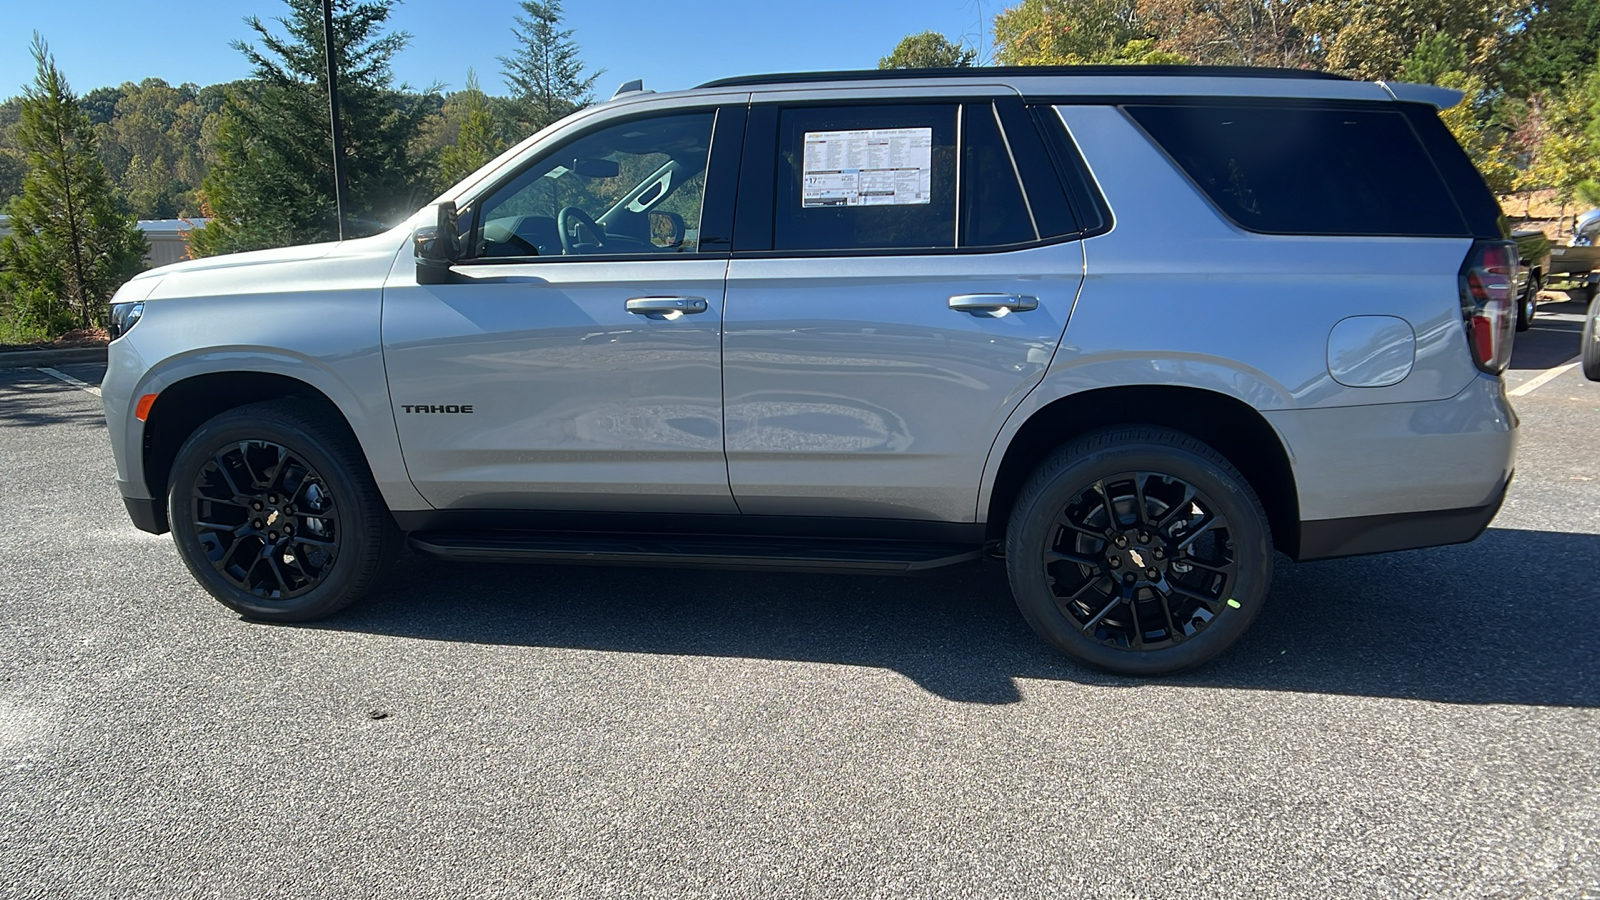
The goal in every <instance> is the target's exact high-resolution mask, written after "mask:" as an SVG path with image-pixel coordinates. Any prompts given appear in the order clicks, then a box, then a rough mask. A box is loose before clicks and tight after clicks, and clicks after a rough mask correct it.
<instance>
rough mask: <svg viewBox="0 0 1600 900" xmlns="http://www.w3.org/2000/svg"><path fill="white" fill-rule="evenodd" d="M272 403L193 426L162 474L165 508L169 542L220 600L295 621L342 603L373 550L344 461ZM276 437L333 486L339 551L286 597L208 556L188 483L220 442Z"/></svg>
mask: <svg viewBox="0 0 1600 900" xmlns="http://www.w3.org/2000/svg"><path fill="white" fill-rule="evenodd" d="M275 412H276V410H272V409H261V408H257V409H246V410H232V411H230V412H227V413H223V414H222V415H220V416H218V417H217V418H215V419H212V420H211V421H209V422H207V423H205V424H204V425H202V426H200V428H198V429H196V431H195V432H194V434H192V435H190V436H189V439H188V440H187V441H185V442H184V445H183V447H182V448H181V449H179V451H178V455H177V457H176V459H175V460H174V461H173V465H172V472H171V474H170V477H169V478H168V482H167V483H168V486H169V487H168V497H167V509H168V511H169V517H170V520H171V528H172V536H173V542H174V543H175V544H176V545H177V548H178V553H179V555H180V556H182V557H183V561H184V563H185V564H186V565H187V566H188V567H189V571H190V572H191V573H193V575H194V577H195V579H196V580H197V581H199V582H200V584H201V586H202V587H204V588H205V589H206V591H207V592H208V593H210V594H211V595H212V596H213V597H215V598H216V599H217V600H218V601H220V602H221V603H222V604H223V605H224V606H227V607H228V608H229V609H232V610H234V611H235V612H238V613H240V614H242V615H245V616H247V617H249V618H252V619H262V620H268V621H277V622H298V621H306V620H309V619H315V618H318V617H320V616H324V615H327V614H328V613H330V612H332V611H336V610H338V609H339V608H341V607H342V606H343V605H344V603H345V597H346V595H347V594H348V593H349V591H350V590H351V588H352V586H353V585H354V583H355V582H356V581H357V579H358V577H359V575H360V573H361V570H362V568H363V566H362V563H363V557H365V556H366V555H367V554H369V553H371V552H373V551H374V550H375V548H374V547H373V546H372V544H373V529H372V528H371V527H370V526H369V524H368V523H365V522H363V521H362V520H363V518H364V517H363V515H362V510H361V507H360V504H359V502H358V497H359V488H358V485H357V484H356V482H355V480H354V478H353V477H352V474H351V472H350V471H349V467H348V466H347V465H345V464H344V463H342V462H340V461H338V460H337V459H336V458H335V456H334V450H333V449H332V448H331V447H329V446H328V442H327V441H326V439H325V438H323V437H321V436H319V435H316V434H313V433H312V432H311V431H309V430H307V429H306V428H304V427H303V426H302V425H301V424H299V423H297V422H295V421H292V420H291V419H290V418H289V417H286V416H282V415H275V414H274V413H275ZM248 440H257V441H269V442H271V443H274V444H280V445H282V446H283V447H285V448H287V449H288V450H290V451H291V452H293V453H295V454H297V455H300V456H302V457H303V458H304V460H305V462H306V463H307V464H309V465H310V466H311V468H312V469H314V470H315V471H316V473H317V474H318V475H319V476H320V477H321V478H322V480H323V482H324V483H326V484H327V486H328V487H329V488H330V489H331V490H332V492H333V498H334V504H335V509H336V511H337V515H338V517H337V524H336V527H337V531H336V534H337V536H338V543H339V547H338V554H337V555H336V556H335V557H334V561H333V567H332V569H331V570H330V571H329V572H328V574H327V575H326V576H325V577H324V578H323V580H322V583H320V584H318V585H317V586H316V587H314V588H312V589H311V590H310V591H308V592H306V593H305V594H302V595H300V596H299V597H295V598H294V599H292V600H285V601H271V600H266V599H263V598H260V597H256V596H255V595H253V594H251V593H249V592H248V591H245V590H243V589H241V588H239V587H238V586H236V585H234V584H233V583H232V582H231V581H229V580H228V579H227V578H225V577H224V576H223V575H222V573H221V572H218V571H217V570H216V568H215V567H213V566H212V565H211V562H210V561H209V560H208V559H207V558H206V554H205V550H204V549H203V548H202V546H201V543H200V536H199V533H198V531H197V530H196V529H195V527H194V525H193V522H192V519H193V511H192V502H193V501H192V497H191V490H192V488H193V486H194V483H195V479H196V478H197V477H198V475H199V473H200V470H201V468H202V467H204V465H205V464H206V463H207V462H208V461H209V460H210V459H211V457H212V456H213V455H214V454H215V453H216V452H217V451H218V450H221V449H222V448H224V447H226V446H229V445H231V444H236V443H238V442H240V441H248Z"/></svg>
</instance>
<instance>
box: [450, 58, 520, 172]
mask: <svg viewBox="0 0 1600 900" xmlns="http://www.w3.org/2000/svg"><path fill="white" fill-rule="evenodd" d="M457 102H459V103H460V104H461V105H462V106H463V107H464V108H463V109H462V112H461V130H460V132H459V133H458V134H457V136H456V142H455V144H453V145H451V146H449V147H446V148H444V150H443V151H441V152H440V153H439V177H438V183H437V186H438V188H439V189H440V190H444V189H446V188H448V187H450V186H451V185H454V184H455V183H456V182H458V181H460V180H461V179H463V178H465V177H467V176H468V175H471V174H472V173H473V172H476V171H478V170H479V169H480V168H482V167H483V166H484V164H485V163H487V162H489V160H491V159H494V158H495V157H496V156H499V155H500V153H501V152H502V151H503V150H505V149H506V144H505V141H502V140H501V139H500V134H499V132H498V131H497V130H496V128H495V123H494V112H493V111H492V110H491V109H490V108H489V98H488V96H486V95H485V94H484V93H483V89H482V88H480V87H479V86H478V76H477V75H476V74H475V73H474V72H473V71H472V70H471V69H468V70H467V89H466V90H465V91H462V92H461V95H460V99H459V100H458V101H457Z"/></svg>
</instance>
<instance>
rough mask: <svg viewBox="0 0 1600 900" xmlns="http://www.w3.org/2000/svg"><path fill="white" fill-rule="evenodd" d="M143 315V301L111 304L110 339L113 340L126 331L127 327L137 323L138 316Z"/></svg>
mask: <svg viewBox="0 0 1600 900" xmlns="http://www.w3.org/2000/svg"><path fill="white" fill-rule="evenodd" d="M142 315H144V301H143V300H138V301H135V302H133V303H113V304H111V327H110V328H109V329H108V330H109V331H110V332H111V339H112V340H113V341H114V340H116V339H117V338H119V337H122V336H123V335H125V334H127V333H128V329H130V328H132V327H133V326H135V325H137V324H139V317H140V316H142Z"/></svg>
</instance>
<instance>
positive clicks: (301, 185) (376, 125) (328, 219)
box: [190, 0, 433, 256]
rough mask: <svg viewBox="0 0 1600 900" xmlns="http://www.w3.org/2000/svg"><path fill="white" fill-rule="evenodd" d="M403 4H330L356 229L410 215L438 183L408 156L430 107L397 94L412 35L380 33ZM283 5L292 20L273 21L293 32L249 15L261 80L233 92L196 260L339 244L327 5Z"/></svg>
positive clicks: (207, 186)
mask: <svg viewBox="0 0 1600 900" xmlns="http://www.w3.org/2000/svg"><path fill="white" fill-rule="evenodd" d="M396 2H398V0H334V14H333V19H334V22H333V25H334V59H335V62H336V64H337V68H338V70H339V73H340V74H339V118H340V121H341V124H342V125H343V127H344V138H345V148H344V149H345V160H344V171H345V177H346V181H347V184H348V187H349V193H348V197H349V201H350V204H349V208H348V209H347V210H346V216H347V218H348V219H349V220H350V221H351V222H352V223H354V224H355V225H356V227H357V229H358V233H359V231H362V230H364V231H369V232H370V231H375V230H378V229H380V228H381V227H383V226H384V225H387V224H390V223H392V222H394V221H395V220H397V219H400V218H402V217H404V216H405V215H407V214H409V213H410V212H412V211H413V210H415V209H416V208H417V207H418V206H419V205H420V204H421V203H423V202H426V200H427V198H428V192H429V191H430V190H431V188H432V180H433V179H432V178H431V175H432V168H433V166H432V160H431V159H430V158H429V157H428V156H427V155H426V154H419V153H416V152H414V149H413V144H414V141H415V138H416V136H417V134H418V132H419V131H420V129H421V126H422V123H423V120H424V119H426V117H427V115H428V113H429V107H428V105H427V104H426V103H424V102H422V100H423V98H420V97H416V96H415V95H412V96H409V97H408V96H406V95H405V94H403V93H402V92H403V91H405V90H406V88H405V86H404V85H399V86H397V85H396V84H395V82H394V74H393V71H392V69H391V65H390V64H391V62H392V61H393V59H394V56H395V54H396V53H398V52H399V51H400V50H401V49H403V48H404V47H405V46H406V44H407V42H408V41H409V40H410V38H411V36H410V35H409V34H407V33H406V32H403V31H385V30H384V25H385V23H386V22H387V21H388V19H389V15H390V13H391V12H392V10H393V7H394V5H395V3H396ZM285 3H286V5H287V6H288V7H289V8H288V11H287V15H284V16H282V17H280V18H278V19H277V20H276V21H277V23H278V24H279V25H281V26H283V29H284V30H285V31H286V32H287V34H284V35H279V34H275V33H274V32H273V31H272V30H271V29H269V28H268V27H267V26H266V25H265V24H263V23H262V21H261V20H260V19H259V18H257V17H255V16H251V17H249V18H247V19H246V20H245V23H246V24H247V25H249V26H250V28H251V30H252V31H254V32H255V33H256V36H257V39H258V41H259V44H250V43H246V42H244V41H236V42H235V43H234V48H235V49H237V50H238V51H239V52H241V53H243V54H244V56H245V58H246V59H247V60H249V61H250V64H251V67H252V69H253V70H254V78H253V79H252V80H251V81H250V82H246V83H243V84H239V85H235V86H233V87H232V88H231V89H230V90H229V91H228V93H227V99H226V100H225V101H224V103H223V111H222V118H223V121H222V122H221V124H220V126H219V127H218V129H217V136H216V145H215V153H216V161H215V164H214V165H213V166H212V169H211V172H210V173H209V174H208V175H207V176H206V179H205V181H204V183H203V186H202V189H201V194H202V198H201V199H202V203H203V211H204V212H205V213H206V214H207V215H209V216H212V217H213V218H212V221H210V222H209V223H208V224H207V225H206V227H205V228H203V229H200V230H197V231H195V232H193V233H192V235H191V236H190V250H191V252H193V253H195V254H196V255H200V256H204V255H210V254H215V253H232V252H235V251H239V250H253V249H259V248H263V247H279V246H285V245H288V244H297V243H308V242H312V241H320V240H334V239H336V238H337V237H338V233H339V231H338V208H337V205H336V203H335V200H334V196H335V195H334V183H333V150H332V139H331V137H330V136H329V122H328V83H327V63H326V61H325V57H324V55H323V31H322V24H323V23H322V2H321V0H285ZM430 90H431V89H430ZM347 236H348V234H347Z"/></svg>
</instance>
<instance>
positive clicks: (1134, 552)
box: [1128, 550, 1144, 569]
mask: <svg viewBox="0 0 1600 900" xmlns="http://www.w3.org/2000/svg"><path fill="white" fill-rule="evenodd" d="M1128 555H1129V556H1131V557H1133V564H1134V565H1136V566H1138V567H1139V568H1141V569H1142V568H1144V557H1142V556H1140V555H1139V551H1137V550H1129V551H1128Z"/></svg>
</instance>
